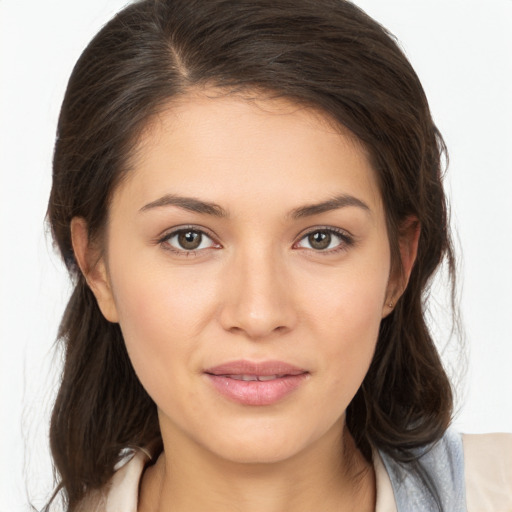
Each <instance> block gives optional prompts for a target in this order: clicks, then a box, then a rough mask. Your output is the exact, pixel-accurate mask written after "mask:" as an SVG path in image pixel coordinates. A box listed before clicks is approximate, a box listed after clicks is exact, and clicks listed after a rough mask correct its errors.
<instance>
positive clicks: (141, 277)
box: [111, 255, 215, 396]
mask: <svg viewBox="0 0 512 512" xmlns="http://www.w3.org/2000/svg"><path fill="white" fill-rule="evenodd" d="M111 258H112V265H111V267H112V268H113V269H115V272H113V273H112V274H111V282H112V288H113V292H114V300H115V304H116V308H117V312H118V316H119V324H120V327H121V330H122V332H123V337H124V340H125V344H126V347H127V350H128V353H129V356H130V359H131V361H132V364H133V366H134V369H135V371H136V373H137V375H138V377H139V379H140V380H141V382H142V384H143V386H144V387H145V388H146V389H147V391H148V392H149V393H150V395H152V396H153V393H158V392H159V391H158V389H159V388H160V387H162V385H165V383H166V382H169V376H170V375H175V376H177V377H179V375H180V373H183V372H184V370H185V368H188V367H189V366H190V365H189V363H190V361H191V358H192V357H193V354H194V349H195V348H196V344H197V341H198V333H200V332H201V331H202V330H203V328H204V324H205V322H206V321H207V319H208V318H210V317H211V314H212V313H213V311H214V305H213V303H212V301H213V297H215V293H214V290H213V286H212V285H211V283H209V282H208V281H206V282H205V280H204V279H201V276H199V275H197V274H198V273H197V271H196V272H195V273H194V272H193V271H192V269H190V272H179V273H178V272H172V269H170V268H169V267H166V266H165V265H164V266H162V264H161V263H160V264H159V265H152V264H151V260H150V259H149V260H148V259H146V260H145V261H138V259H137V258H135V257H132V258H130V259H128V258H118V259H117V260H114V255H112V256H111Z"/></svg>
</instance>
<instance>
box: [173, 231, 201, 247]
mask: <svg viewBox="0 0 512 512" xmlns="http://www.w3.org/2000/svg"><path fill="white" fill-rule="evenodd" d="M202 239H203V236H202V235H201V233H199V232H197V231H181V232H180V233H179V234H178V243H179V244H180V246H181V247H183V249H186V250H188V251H193V250H194V249H197V248H198V247H199V246H200V245H201V241H202Z"/></svg>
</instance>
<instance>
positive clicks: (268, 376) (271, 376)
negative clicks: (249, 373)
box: [258, 375, 279, 381]
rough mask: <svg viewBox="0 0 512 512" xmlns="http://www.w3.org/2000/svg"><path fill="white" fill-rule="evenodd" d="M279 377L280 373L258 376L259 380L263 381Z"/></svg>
mask: <svg viewBox="0 0 512 512" xmlns="http://www.w3.org/2000/svg"><path fill="white" fill-rule="evenodd" d="M278 377H279V375H260V376H259V377H258V380H262V381H265V380H274V379H277V378H278Z"/></svg>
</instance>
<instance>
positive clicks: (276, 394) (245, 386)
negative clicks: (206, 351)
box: [205, 373, 308, 405]
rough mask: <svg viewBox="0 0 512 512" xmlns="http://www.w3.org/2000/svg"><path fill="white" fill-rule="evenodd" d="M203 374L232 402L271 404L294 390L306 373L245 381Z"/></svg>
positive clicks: (302, 380)
mask: <svg viewBox="0 0 512 512" xmlns="http://www.w3.org/2000/svg"><path fill="white" fill-rule="evenodd" d="M205 375H206V376H207V377H208V379H209V380H210V382H211V383H212V384H213V386H214V387H215V389H216V390H217V391H218V392H219V393H220V394H221V395H224V396H225V397H226V398H229V399H230V400H233V401H234V402H238V403H240V404H243V405H272V404H275V403H277V402H279V401H280V400H282V399H283V398H285V397H286V396H288V395H289V394H290V393H292V392H293V391H295V390H296V389H297V388H298V387H299V386H300V385H301V384H302V383H303V382H304V380H305V379H306V377H307V375H308V374H307V373H301V374H299V375H287V376H284V377H279V378H277V379H273V380H267V381H259V380H250V381H245V380H237V379H231V378H229V377H225V376H223V375H211V374H205Z"/></svg>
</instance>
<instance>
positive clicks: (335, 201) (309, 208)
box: [289, 194, 371, 219]
mask: <svg viewBox="0 0 512 512" xmlns="http://www.w3.org/2000/svg"><path fill="white" fill-rule="evenodd" d="M348 206H355V207H357V208H361V209H363V210H365V211H367V212H370V211H371V210H370V207H369V206H368V205H367V204H366V203H365V202H364V201H361V199H358V198H357V197H354V196H351V195H347V194H342V195H340V196H335V197H333V198H331V199H328V200H327V201H322V202H321V203H315V204H309V205H305V206H300V207H299V208H295V209H294V210H292V211H291V212H290V214H289V215H290V216H291V217H292V218H293V219H302V218H304V217H312V216H313V215H319V214H320V213H325V212H329V211H332V210H337V209H339V208H346V207H348Z"/></svg>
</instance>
